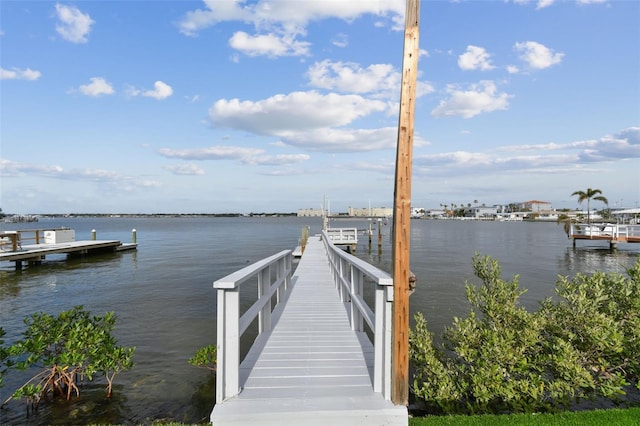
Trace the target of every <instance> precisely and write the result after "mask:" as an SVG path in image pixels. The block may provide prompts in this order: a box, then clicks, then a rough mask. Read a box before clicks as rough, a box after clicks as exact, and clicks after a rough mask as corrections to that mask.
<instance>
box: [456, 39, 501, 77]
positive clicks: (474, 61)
mask: <svg viewBox="0 0 640 426" xmlns="http://www.w3.org/2000/svg"><path fill="white" fill-rule="evenodd" d="M458 66H459V67H460V68H461V69H463V70H481V71H488V70H492V69H493V68H494V66H493V65H492V64H491V55H489V53H487V51H486V50H485V49H484V48H482V47H478V46H473V45H469V46H467V51H466V52H465V53H463V54H462V55H460V56H459V57H458Z"/></svg>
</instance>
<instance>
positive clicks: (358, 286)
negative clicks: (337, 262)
mask: <svg viewBox="0 0 640 426" xmlns="http://www.w3.org/2000/svg"><path fill="white" fill-rule="evenodd" d="M349 271H350V273H349V275H351V277H350V284H351V294H352V295H354V296H362V281H363V274H362V272H361V271H360V270H359V269H358V268H357V267H356V266H355V265H351V267H350V268H349ZM350 309H351V312H350V313H351V329H352V330H353V331H364V324H363V320H362V314H361V313H360V310H359V309H358V308H357V306H356V304H355V303H353V300H352V302H351V306H350Z"/></svg>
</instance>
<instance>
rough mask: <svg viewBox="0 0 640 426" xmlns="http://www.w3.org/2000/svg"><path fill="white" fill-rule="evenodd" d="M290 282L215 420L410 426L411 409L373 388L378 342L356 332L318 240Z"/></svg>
mask: <svg viewBox="0 0 640 426" xmlns="http://www.w3.org/2000/svg"><path fill="white" fill-rule="evenodd" d="M292 282H293V285H292V289H291V292H290V294H289V296H288V299H287V301H286V304H285V305H284V307H283V308H282V311H281V312H280V313H279V315H278V316H277V319H275V320H273V324H274V325H273V328H272V330H271V331H270V332H267V333H265V336H264V337H263V338H262V339H261V340H260V341H258V342H257V343H256V344H254V346H253V347H252V349H251V350H250V351H249V354H248V355H247V357H246V358H245V360H244V361H243V362H242V364H241V366H240V368H241V379H240V380H241V382H240V385H241V388H242V390H241V392H240V393H239V394H238V395H237V396H235V397H233V398H230V399H228V400H226V401H223V402H222V403H219V404H217V405H216V406H215V407H214V409H213V412H212V414H211V421H212V422H213V424H214V425H215V426H225V425H253V424H260V425H281V424H284V423H291V424H305V425H328V424H331V425H402V426H405V425H407V424H408V416H407V409H406V407H404V406H394V405H393V404H392V403H391V402H390V401H387V400H385V399H384V398H383V397H382V395H381V394H380V393H375V392H373V384H372V377H373V345H371V343H370V342H369V341H368V339H366V337H365V336H363V333H361V332H355V331H353V330H351V326H350V323H349V317H348V312H347V309H346V307H345V306H344V304H343V303H342V302H341V301H340V298H339V295H338V292H337V290H336V289H335V287H334V284H333V282H332V278H331V273H330V270H329V266H328V260H327V256H326V254H325V251H324V246H323V245H322V242H321V241H319V239H318V238H313V237H312V238H310V239H309V241H308V243H307V246H306V248H305V252H304V254H303V255H302V258H301V260H300V263H299V265H298V268H297V269H296V272H295V275H294V277H293V279H292Z"/></svg>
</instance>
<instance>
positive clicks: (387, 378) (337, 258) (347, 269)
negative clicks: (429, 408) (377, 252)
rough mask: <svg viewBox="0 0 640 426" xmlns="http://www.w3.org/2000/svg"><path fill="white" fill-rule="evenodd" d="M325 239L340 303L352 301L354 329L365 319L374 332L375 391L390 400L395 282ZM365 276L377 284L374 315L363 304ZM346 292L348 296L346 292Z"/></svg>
mask: <svg viewBox="0 0 640 426" xmlns="http://www.w3.org/2000/svg"><path fill="white" fill-rule="evenodd" d="M323 237H324V238H323V241H324V242H325V247H326V250H327V254H328V257H329V263H330V265H331V268H332V271H333V273H332V276H333V279H334V280H335V282H336V285H337V286H338V288H339V289H340V297H341V300H343V301H346V302H350V303H349V306H350V309H351V311H352V314H351V318H352V319H353V320H354V322H353V323H352V328H353V329H354V330H360V329H361V327H362V320H364V321H366V322H367V324H368V325H369V327H371V328H372V330H373V333H374V341H375V354H374V368H373V371H374V380H373V386H374V390H375V391H376V392H381V393H382V395H383V397H384V398H385V399H387V400H390V399H391V391H390V390H391V387H390V385H391V345H392V341H391V338H390V336H391V328H390V327H391V326H392V322H391V317H390V315H391V312H392V302H393V279H392V278H391V276H389V274H387V273H386V272H384V271H382V270H380V269H378V268H376V267H375V266H373V265H370V264H368V263H366V262H364V261H363V260H360V259H358V258H357V257H355V256H352V255H350V254H348V253H346V252H344V251H343V250H341V249H339V248H337V247H336V246H335V245H334V244H332V243H331V241H330V238H329V237H328V235H327V234H326V232H325V233H323ZM364 277H367V278H368V279H370V280H372V281H373V282H374V284H375V285H376V292H375V295H376V301H375V311H374V312H372V311H371V309H370V308H369V307H368V306H367V305H366V304H365V303H364V299H363V294H362V291H363V286H362V285H358V284H357V282H358V281H360V282H364ZM345 291H346V292H347V294H344V293H343V292H345ZM355 311H357V313H355ZM356 322H357V323H356Z"/></svg>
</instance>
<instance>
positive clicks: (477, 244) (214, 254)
mask: <svg viewBox="0 0 640 426" xmlns="http://www.w3.org/2000/svg"><path fill="white" fill-rule="evenodd" d="M374 224H376V226H374V233H375V234H374V238H373V245H372V247H371V248H369V247H368V244H367V240H366V237H365V236H361V242H360V243H359V245H358V249H357V253H356V255H357V256H359V257H361V258H363V259H364V260H367V261H368V262H370V263H372V264H374V265H376V266H378V267H380V268H381V269H384V270H387V271H389V269H390V265H391V249H390V222H389V223H387V224H385V223H384V222H382V225H381V229H382V234H383V246H382V249H381V250H379V249H378V245H377V232H378V231H377V222H374ZM307 225H308V226H310V227H311V234H312V235H313V234H315V233H318V232H320V229H321V222H320V219H317V218H205V217H199V218H187V217H176V218H73V219H63V218H60V219H51V220H47V219H43V220H41V221H40V222H38V223H30V224H2V229H3V230H11V229H18V228H21V229H24V228H53V227H60V226H65V227H69V228H71V229H74V230H75V232H76V239H77V240H88V239H90V236H91V230H92V229H95V230H96V231H97V236H98V239H118V240H121V241H123V242H130V241H131V230H132V229H136V230H137V238H138V250H137V251H131V252H122V253H116V254H105V255H98V256H91V257H86V258H70V259H66V257H65V256H58V257H54V256H52V257H50V258H48V259H47V260H46V261H45V262H44V263H43V264H42V265H40V266H38V267H27V268H24V269H23V270H21V271H16V270H14V268H13V264H10V263H9V262H6V264H4V265H0V326H1V327H3V328H4V330H5V331H6V332H7V336H6V338H5V341H6V343H10V342H12V341H13V340H15V339H17V338H19V337H20V335H21V333H22V332H23V330H24V324H23V319H24V318H25V317H27V316H28V315H30V314H31V313H33V312H37V311H45V312H49V313H51V314H57V313H58V312H60V311H61V310H66V309H70V308H72V307H73V306H75V305H83V306H84V307H85V308H86V309H87V310H90V311H91V312H92V313H94V314H102V313H104V312H106V311H115V312H116V314H117V315H118V323H117V324H116V330H115V334H116V336H117V338H118V341H119V344H121V345H126V346H136V353H135V357H134V362H135V366H134V368H133V369H131V370H129V371H126V372H123V373H121V374H120V375H119V376H118V377H117V378H116V386H115V393H114V397H113V398H112V399H111V400H110V401H106V400H105V399H104V389H103V386H102V385H101V384H100V385H94V384H90V385H86V386H85V387H84V388H83V389H82V398H81V399H80V400H74V401H70V402H66V401H59V402H55V403H45V404H44V405H42V406H41V407H40V409H39V410H38V412H37V413H36V414H33V415H31V416H30V417H29V418H26V416H25V410H24V406H23V405H22V404H18V403H15V402H12V403H10V404H8V405H7V407H5V408H3V409H2V410H0V423H2V424H69V423H74V424H82V423H107V422H110V423H150V422H151V421H152V420H155V419H167V420H175V421H181V422H197V421H205V420H206V419H208V415H209V413H210V411H211V409H212V407H213V402H214V400H215V395H214V384H213V380H212V377H211V375H210V374H209V373H208V372H207V371H205V370H202V369H198V368H195V367H192V366H191V365H189V364H188V362H187V361H188V359H189V358H190V357H191V356H192V355H193V354H194V353H195V351H196V350H197V349H198V348H199V347H201V346H204V345H206V344H210V343H215V316H216V298H215V292H214V290H213V288H212V282H213V281H215V280H216V279H218V278H221V277H223V276H225V275H227V274H229V273H231V272H234V271H236V270H238V269H240V268H242V267H244V266H246V265H247V264H249V263H252V262H254V261H257V260H259V259H262V258H264V257H267V256H269V255H271V254H274V253H276V252H278V251H280V250H285V249H292V248H294V247H295V246H296V245H297V244H298V239H299V238H300V232H301V229H302V228H303V227H304V226H307ZM331 225H332V226H334V227H357V228H359V229H363V230H364V229H366V228H368V222H367V221H366V220H339V221H334V222H332V224H331ZM476 251H477V252H479V253H480V254H483V255H484V254H486V255H491V256H492V257H494V258H496V259H498V260H499V261H500V264H501V266H502V268H503V276H504V277H505V278H510V277H511V276H512V275H514V274H519V275H520V284H521V286H522V287H524V288H527V289H528V291H527V293H526V294H525V295H524V296H523V297H522V299H521V300H522V303H523V304H524V305H525V306H527V307H528V308H531V309H535V308H536V307H537V303H538V301H539V300H541V299H543V298H545V297H549V296H553V293H554V284H555V281H556V278H557V276H558V275H568V276H574V275H575V274H576V273H578V272H582V273H591V272H594V271H596V270H604V271H617V272H624V269H625V268H626V267H629V266H631V265H632V264H633V263H634V262H635V260H636V259H637V257H638V256H639V255H640V246H636V245H632V244H620V245H619V249H618V250H617V251H614V252H612V251H610V250H609V249H608V245H607V244H605V243H599V242H595V243H588V242H583V241H579V242H578V247H577V248H575V249H574V248H573V247H572V244H571V241H570V240H568V239H567V238H566V236H565V234H564V232H563V230H562V228H561V227H560V226H557V225H556V224H555V223H516V222H513V223H512V222H475V221H432V220H414V221H412V251H411V265H412V266H411V269H412V270H413V272H414V273H415V274H416V276H417V278H418V290H417V291H416V293H414V294H413V295H412V296H411V301H410V302H411V309H412V311H413V312H414V313H415V312H417V311H421V312H423V313H424V314H425V317H426V318H427V320H428V322H429V325H430V328H431V329H432V330H433V331H434V332H436V333H440V332H441V331H442V329H443V328H444V327H445V326H446V325H449V324H450V323H451V320H452V318H453V317H454V316H466V315H467V313H468V312H469V306H468V305H467V303H466V299H465V295H464V285H465V281H466V280H469V281H471V282H477V280H475V279H474V277H473V270H472V267H471V257H472V256H473V253H474V252H476ZM21 380H24V377H20V378H18V377H15V376H14V375H13V374H10V375H8V376H6V377H5V382H6V383H5V386H4V387H2V388H0V399H1V400H2V401H4V400H5V399H6V398H7V397H8V395H9V394H10V393H11V392H12V391H13V390H14V389H15V387H16V386H19V385H20V384H22V382H21Z"/></svg>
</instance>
